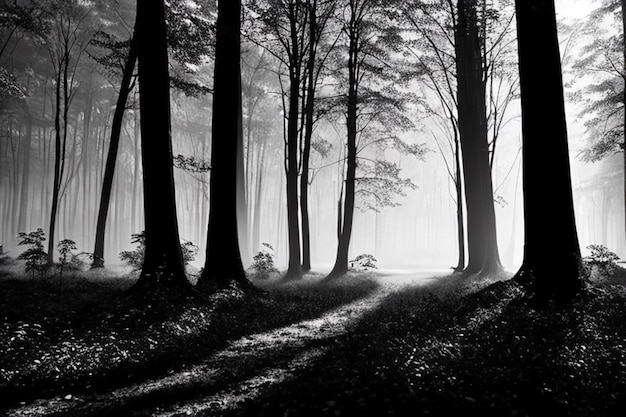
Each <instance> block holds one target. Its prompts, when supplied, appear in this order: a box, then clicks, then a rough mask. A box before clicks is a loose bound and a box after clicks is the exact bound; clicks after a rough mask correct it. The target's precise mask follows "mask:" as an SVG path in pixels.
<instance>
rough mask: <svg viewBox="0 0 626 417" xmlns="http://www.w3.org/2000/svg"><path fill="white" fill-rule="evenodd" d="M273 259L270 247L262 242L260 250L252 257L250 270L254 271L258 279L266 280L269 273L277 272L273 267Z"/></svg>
mask: <svg viewBox="0 0 626 417" xmlns="http://www.w3.org/2000/svg"><path fill="white" fill-rule="evenodd" d="M275 258H276V255H275V253H274V248H273V247H272V245H270V244H269V243H265V242H263V243H262V244H261V250H260V251H259V252H258V253H257V254H256V255H254V256H253V257H252V268H253V269H254V270H255V271H256V273H257V275H256V276H257V277H258V278H267V277H268V275H269V274H270V273H272V272H276V271H277V270H276V268H275V267H274V260H275Z"/></svg>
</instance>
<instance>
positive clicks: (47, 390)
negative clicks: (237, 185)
mask: <svg viewBox="0 0 626 417" xmlns="http://www.w3.org/2000/svg"><path fill="white" fill-rule="evenodd" d="M625 276H626V271H624V270H621V269H619V270H617V271H616V272H615V273H614V274H613V276H612V277H610V278H607V277H598V276H596V277H594V281H593V282H588V283H586V284H585V288H584V291H583V292H582V293H581V294H580V295H579V296H578V297H577V299H576V300H575V301H574V303H573V304H572V305H571V306H569V308H568V309H565V310H557V309H554V308H552V307H546V308H545V309H543V310H537V309H535V308H532V307H531V306H530V304H529V302H528V300H527V297H526V295H525V293H524V292H523V290H522V289H521V288H519V287H518V286H517V285H516V284H515V283H514V282H512V281H506V280H504V281H503V280H501V278H502V277H493V278H491V279H489V280H471V279H466V278H461V277H460V276H459V275H452V276H449V277H444V278H441V279H439V280H437V281H432V283H431V284H428V285H423V286H419V287H410V288H404V289H401V290H397V291H395V292H392V293H391V294H390V295H388V296H387V297H386V298H385V299H383V301H382V303H381V304H379V305H377V306H376V307H374V308H372V309H371V310H369V311H367V312H366V313H365V314H364V315H363V316H361V317H360V318H359V319H358V320H357V322H356V323H355V324H351V325H350V328H349V330H348V331H347V332H344V333H341V334H338V335H337V336H333V337H330V338H328V339H323V340H321V341H319V342H315V343H316V344H315V345H314V346H313V347H319V348H320V349H321V350H319V351H320V352H323V354H319V355H317V356H315V358H314V360H311V361H308V362H306V366H301V367H298V368H297V369H294V370H293V372H292V375H291V376H290V378H289V379H288V380H284V381H282V380H277V381H275V383H272V384H268V386H267V387H266V388H264V389H263V390H261V391H258V390H257V394H258V395H255V396H250V397H249V398H248V399H247V400H246V399H245V398H244V400H243V401H242V402H241V403H240V404H238V405H237V406H236V407H233V408H231V409H230V411H223V412H220V413H219V414H215V412H213V411H198V412H197V413H195V414H194V415H198V416H202V415H244V416H275V415H281V416H282V415H288V416H293V415H315V416H326V415H328V416H338V415H359V414H363V413H367V414H368V415H381V416H384V415H412V416H419V415H428V416H433V415H436V416H439V415H440V416H448V415H456V414H461V413H463V414H467V413H472V412H474V413H475V414H479V415H483V416H506V415H512V416H513V415H514V416H543V415H559V416H561V415H564V416H565V415H567V416H590V415H593V416H614V415H615V416H618V415H623V410H624V408H625V407H626V397H625V394H624V393H625V392H626V320H624V317H626V289H625V288H624V286H623V285H621V284H622V283H623V282H624V277H625ZM320 279H321V276H318V275H309V276H307V278H306V280H305V281H304V282H303V283H290V284H288V285H280V284H279V283H278V282H276V281H275V280H266V281H259V282H257V285H259V286H261V287H262V288H264V289H265V290H267V293H266V295H264V296H260V297H259V296H254V297H252V296H244V295H243V294H241V293H239V292H236V291H224V292H221V293H218V294H215V295H213V296H211V297H210V298H208V299H205V300H198V299H183V300H181V299H178V300H167V299H159V300H153V301H151V302H149V303H148V302H146V303H147V304H137V301H136V300H132V299H128V298H124V297H123V296H121V295H122V294H123V290H124V289H125V288H127V287H128V286H129V285H130V284H131V283H132V280H128V279H127V278H126V279H122V280H120V279H119V278H115V277H112V276H105V277H100V276H96V277H93V276H89V275H78V276H76V277H74V278H68V279H67V281H66V283H65V286H64V287H63V288H62V289H60V288H58V287H56V288H55V286H54V285H52V284H51V283H50V284H44V283H42V284H41V286H40V287H38V288H36V291H35V295H33V294H32V287H31V285H30V282H29V281H27V280H13V279H11V278H10V277H9V278H7V277H4V278H3V280H2V281H0V291H2V293H1V294H2V295H1V296H2V303H1V305H0V317H3V318H4V321H3V322H2V323H1V324H0V350H2V351H4V352H8V353H7V354H6V355H4V356H3V357H0V369H1V370H0V398H3V399H4V401H5V404H4V405H8V404H10V403H15V402H17V401H27V400H29V399H31V398H35V397H39V396H42V395H59V394H61V395H63V394H64V393H65V392H69V391H68V390H71V392H72V393H77V392H78V393H80V392H81V391H84V392H90V391H94V390H98V389H105V388H110V387H112V386H116V385H120V386H121V385H124V384H127V383H128V382H130V381H142V380H145V379H146V378H148V377H151V376H154V375H163V374H166V373H168V372H175V371H177V370H180V369H185V367H188V366H189V365H190V364H193V363H200V362H201V361H202V359H203V358H206V357H207V356H208V355H210V354H211V353H212V352H216V351H218V350H219V349H222V348H223V347H224V346H226V344H227V343H228V341H229V340H233V339H236V338H238V337H241V336H243V335H252V334H256V333H261V332H264V331H267V330H271V329H275V328H279V327H281V326H286V325H289V324H296V323H300V322H302V321H304V320H310V319H314V318H317V317H319V316H321V315H323V314H324V313H326V312H328V311H330V310H333V309H335V308H337V307H340V306H343V305H346V304H349V303H350V302H352V301H355V300H358V299H362V298H364V297H366V296H367V295H368V294H372V293H373V292H374V291H376V290H377V289H378V285H379V284H380V283H382V284H383V285H384V280H385V279H386V278H385V276H383V275H381V274H379V275H377V276H367V275H365V276H350V277H348V278H347V279H345V280H343V281H341V282H339V283H334V284H332V285H322V284H320V282H319V281H320ZM46 285H49V287H46ZM286 352H287V351H286ZM253 357H254V355H251V356H250V358H253ZM262 358H263V356H262V355H260V356H259V358H257V362H258V361H261V362H263V363H259V364H252V365H250V366H251V367H255V366H260V367H262V368H263V369H266V368H268V367H269V368H271V367H272V366H277V364H276V363H274V362H272V361H271V360H269V362H270V363H268V362H267V361H266V360H265V359H262ZM288 359H289V358H288V357H285V358H283V360H288ZM241 369H242V371H243V372H244V373H249V372H252V371H253V368H249V369H248V368H247V367H246V366H244V365H242V368H241ZM238 381H239V379H237V378H234V377H233V378H231V380H230V382H229V383H231V384H233V383H234V384H238V383H241V384H243V382H238ZM241 381H243V379H242V380H241ZM281 381H282V382H281ZM184 389H187V388H184ZM212 389H213V388H212ZM215 389H217V390H219V387H217V388H215ZM247 389H248V388H247V387H246V386H245V385H242V386H241V387H240V389H239V391H241V392H243V393H244V394H245V392H246V390H247ZM189 390H190V391H189V392H187V393H184V392H181V393H176V394H175V396H177V397H176V398H178V400H177V399H176V398H172V401H173V402H175V401H181V400H185V401H186V400H187V399H191V398H192V397H193V396H194V395H196V394H197V391H193V390H192V388H189ZM172 395H173V396H174V394H172ZM244 397H245V395H244ZM7 399H10V401H9V400H7ZM81 415H82V414H81ZM84 415H88V414H84ZM120 415H121V414H120ZM133 415H151V414H150V412H149V411H146V413H144V414H142V413H140V412H136V413H134V414H133Z"/></svg>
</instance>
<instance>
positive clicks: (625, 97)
mask: <svg viewBox="0 0 626 417" xmlns="http://www.w3.org/2000/svg"><path fill="white" fill-rule="evenodd" d="M622 32H623V34H624V35H623V36H624V39H626V0H622ZM622 54H623V56H624V70H623V71H624V72H623V74H625V75H623V76H622V78H624V82H625V83H626V44H625V45H623V47H622ZM622 104H623V105H624V108H625V110H624V119H623V123H624V132H623V135H622V136H624V138H623V139H622V140H623V144H622V158H623V164H622V165H623V169H624V231H625V232H626V88H624V91H623V92H622Z"/></svg>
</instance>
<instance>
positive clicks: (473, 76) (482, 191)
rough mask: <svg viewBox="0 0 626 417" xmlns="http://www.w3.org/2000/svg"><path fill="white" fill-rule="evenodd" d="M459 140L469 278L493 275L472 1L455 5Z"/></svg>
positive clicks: (497, 267) (496, 268) (495, 264)
mask: <svg viewBox="0 0 626 417" xmlns="http://www.w3.org/2000/svg"><path fill="white" fill-rule="evenodd" d="M455 41H456V44H455V48H456V51H455V52H456V57H457V60H456V67H457V85H458V87H457V98H458V113H459V134H460V138H461V150H462V155H463V173H464V178H465V199H466V203H467V235H468V255H469V262H468V266H467V268H466V272H467V273H468V274H472V273H478V272H481V273H482V274H497V273H498V272H500V271H501V269H502V266H501V264H500V258H499V255H498V246H497V236H496V226H495V210H494V203H493V190H492V185H491V170H490V167H489V146H488V142H487V116H486V103H485V100H486V96H485V95H486V92H485V83H484V81H483V78H482V74H483V68H482V55H481V44H480V39H479V36H478V20H477V15H476V0H458V23H457V27H456V28H455Z"/></svg>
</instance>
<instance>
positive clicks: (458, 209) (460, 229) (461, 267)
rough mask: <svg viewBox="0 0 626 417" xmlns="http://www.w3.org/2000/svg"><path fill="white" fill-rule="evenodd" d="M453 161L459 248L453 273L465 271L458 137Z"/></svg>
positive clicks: (455, 139)
mask: <svg viewBox="0 0 626 417" xmlns="http://www.w3.org/2000/svg"><path fill="white" fill-rule="evenodd" d="M454 147H455V152H454V159H455V172H456V180H455V191H456V227H457V241H458V246H459V262H458V263H457V265H456V267H455V268H454V270H455V271H463V270H464V269H465V215H464V214H463V177H462V174H461V149H460V144H459V138H458V135H456V134H455V138H454Z"/></svg>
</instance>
